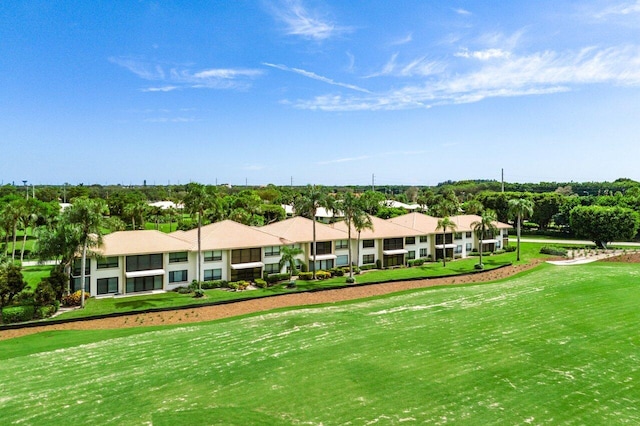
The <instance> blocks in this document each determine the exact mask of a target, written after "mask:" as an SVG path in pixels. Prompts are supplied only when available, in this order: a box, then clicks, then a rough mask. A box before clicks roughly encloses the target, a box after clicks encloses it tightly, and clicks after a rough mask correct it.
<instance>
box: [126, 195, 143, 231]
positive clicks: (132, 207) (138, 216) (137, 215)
mask: <svg viewBox="0 0 640 426" xmlns="http://www.w3.org/2000/svg"><path fill="white" fill-rule="evenodd" d="M146 210H147V203H145V202H144V201H142V200H137V201H134V202H132V203H127V204H125V206H124V208H123V209H122V212H123V213H124V215H125V216H128V217H129V218H131V227H132V229H133V230H136V229H138V228H144V213H145V211H146ZM136 220H137V223H138V227H136Z"/></svg>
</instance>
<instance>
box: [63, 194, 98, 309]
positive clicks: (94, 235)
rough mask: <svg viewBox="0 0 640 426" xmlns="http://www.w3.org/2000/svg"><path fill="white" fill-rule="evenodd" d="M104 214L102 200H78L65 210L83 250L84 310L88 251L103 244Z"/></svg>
mask: <svg viewBox="0 0 640 426" xmlns="http://www.w3.org/2000/svg"><path fill="white" fill-rule="evenodd" d="M103 213H107V204H106V203H105V202H104V201H103V200H101V199H89V198H85V197H81V198H77V199H76V200H75V201H74V203H73V204H72V205H71V207H69V208H68V209H66V210H65V212H64V215H65V217H66V220H67V221H68V222H69V223H70V224H71V225H72V226H73V228H75V234H76V235H77V237H78V240H77V242H78V244H79V247H77V249H80V248H81V249H82V263H81V266H80V268H81V271H80V288H81V297H80V303H81V305H80V306H81V307H83V308H84V292H85V290H84V281H85V268H86V265H87V250H88V249H89V248H90V247H97V246H99V245H100V244H102V228H103V227H104V217H103V216H102V215H103Z"/></svg>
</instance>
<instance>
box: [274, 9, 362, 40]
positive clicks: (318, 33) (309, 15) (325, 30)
mask: <svg viewBox="0 0 640 426" xmlns="http://www.w3.org/2000/svg"><path fill="white" fill-rule="evenodd" d="M269 9H270V10H271V12H272V14H273V15H274V16H275V17H276V19H278V20H279V21H281V22H283V23H284V24H285V26H286V30H285V31H286V33H287V34H289V35H295V36H300V37H303V38H306V39H312V40H317V41H321V40H326V39H328V38H331V37H334V36H336V35H340V34H344V33H347V32H351V31H352V29H351V28H349V27H343V26H339V25H337V24H336V23H335V22H333V21H332V20H331V18H329V17H328V16H323V15H322V14H321V13H319V12H318V11H315V10H309V9H308V8H307V7H305V5H304V4H303V2H302V0H280V1H278V2H274V3H271V7H270V8H269Z"/></svg>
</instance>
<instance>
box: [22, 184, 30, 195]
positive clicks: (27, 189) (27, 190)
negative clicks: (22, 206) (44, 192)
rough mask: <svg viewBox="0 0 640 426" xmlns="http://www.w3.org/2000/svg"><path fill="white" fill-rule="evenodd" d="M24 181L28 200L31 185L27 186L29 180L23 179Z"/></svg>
mask: <svg viewBox="0 0 640 426" xmlns="http://www.w3.org/2000/svg"><path fill="white" fill-rule="evenodd" d="M22 183H23V184H24V190H25V193H26V194H27V200H28V199H29V187H28V186H27V181H26V180H23V181H22Z"/></svg>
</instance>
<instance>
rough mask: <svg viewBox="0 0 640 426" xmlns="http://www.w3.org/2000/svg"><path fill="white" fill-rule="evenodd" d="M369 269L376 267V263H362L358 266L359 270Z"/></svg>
mask: <svg viewBox="0 0 640 426" xmlns="http://www.w3.org/2000/svg"><path fill="white" fill-rule="evenodd" d="M370 269H376V265H374V264H373V263H372V264H371V265H362V266H361V267H360V270H361V271H368V270H370Z"/></svg>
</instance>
